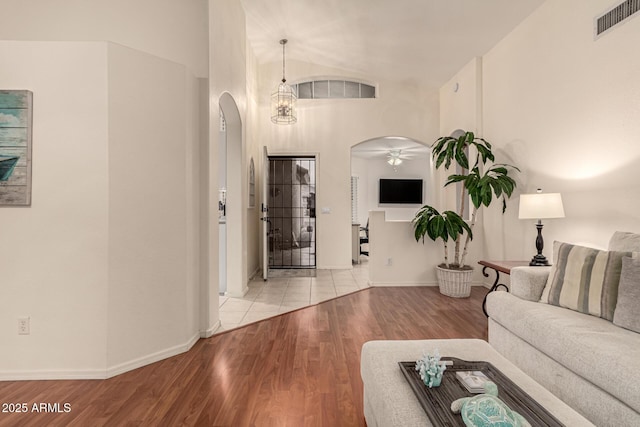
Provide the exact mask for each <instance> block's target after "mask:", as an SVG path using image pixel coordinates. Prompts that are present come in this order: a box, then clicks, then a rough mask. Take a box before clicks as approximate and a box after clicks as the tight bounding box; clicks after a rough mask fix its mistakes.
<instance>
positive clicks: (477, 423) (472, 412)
mask: <svg viewBox="0 0 640 427" xmlns="http://www.w3.org/2000/svg"><path fill="white" fill-rule="evenodd" d="M484 391H485V393H484V394H478V395H476V396H473V397H463V398H461V399H458V400H455V401H453V403H452V404H451V411H453V413H454V414H458V413H460V414H461V415H462V421H464V424H465V425H466V426H469V427H531V424H529V422H528V421H527V420H525V419H524V417H522V415H520V414H518V413H517V412H516V411H512V410H511V409H510V408H509V407H508V406H507V405H506V404H505V403H504V402H503V401H502V400H500V399H498V386H497V385H496V384H495V383H492V382H491V381H489V382H487V383H486V384H485V385H484Z"/></svg>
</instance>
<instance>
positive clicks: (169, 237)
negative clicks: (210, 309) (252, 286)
mask: <svg viewBox="0 0 640 427" xmlns="http://www.w3.org/2000/svg"><path fill="white" fill-rule="evenodd" d="M108 54H109V62H108V70H109V80H108V88H109V299H108V316H109V317H108V358H107V363H108V365H109V366H110V369H112V370H115V371H118V370H120V369H122V368H123V367H129V365H130V364H131V363H135V362H133V361H136V360H138V359H140V358H142V359H144V361H145V363H149V362H150V361H152V360H151V359H156V360H157V359H159V358H161V356H166V355H165V353H166V352H169V353H171V352H172V349H173V348H174V347H175V350H173V351H174V352H178V351H177V350H178V348H179V347H180V348H181V349H182V351H184V350H186V349H188V348H189V347H190V345H191V344H193V342H195V340H196V339H197V338H198V336H199V329H198V325H197V324H194V322H193V319H192V316H193V313H194V312H195V313H197V306H196V307H195V309H194V295H197V294H198V292H199V283H198V275H197V273H196V271H197V270H196V268H197V265H194V264H193V260H194V259H195V257H196V255H197V252H196V251H195V250H194V245H195V244H197V240H196V239H195V238H194V236H193V234H190V233H188V232H187V224H193V223H192V222H191V220H193V214H192V213H193V212H197V206H194V205H193V203H194V199H196V198H195V197H194V193H195V194H197V188H193V186H194V185H195V184H196V182H194V181H193V180H190V181H191V182H190V185H187V180H188V179H189V178H190V177H191V176H192V169H193V167H194V165H193V163H194V161H193V160H194V159H193V156H192V154H191V153H192V152H193V150H194V149H196V147H197V146H198V135H197V134H194V133H193V130H192V129H193V125H194V123H193V122H192V117H188V114H190V113H193V112H194V111H196V110H197V107H196V108H194V104H196V106H197V92H196V91H194V88H195V87H196V86H197V80H196V79H195V78H194V77H193V76H192V75H190V73H189V72H188V71H187V69H186V68H185V67H184V66H181V65H178V64H175V63H172V62H169V61H166V60H163V59H160V58H157V57H154V56H151V55H148V54H144V53H141V52H138V51H135V50H133V49H129V48H125V47H122V46H119V45H113V44H110V45H109V51H108ZM196 117H197V115H196ZM196 124H197V122H196ZM195 129H196V130H197V129H198V127H197V125H196V126H195ZM188 201H189V202H190V203H191V204H189V203H188ZM194 242H195V243H194ZM188 255H189V256H191V257H193V258H189V257H188ZM194 270H195V271H194ZM188 307H189V308H190V309H189V310H188ZM150 355H151V356H150Z"/></svg>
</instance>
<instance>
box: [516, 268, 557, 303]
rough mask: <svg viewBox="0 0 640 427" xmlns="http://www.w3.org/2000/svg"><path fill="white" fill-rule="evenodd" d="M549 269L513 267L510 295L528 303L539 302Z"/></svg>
mask: <svg viewBox="0 0 640 427" xmlns="http://www.w3.org/2000/svg"><path fill="white" fill-rule="evenodd" d="M550 271H551V267H514V268H512V269H511V274H510V275H511V293H512V294H513V295H515V296H517V297H518V298H521V299H524V300H528V301H540V297H541V296H542V291H543V290H544V286H545V285H546V284H547V278H548V277H549V272H550Z"/></svg>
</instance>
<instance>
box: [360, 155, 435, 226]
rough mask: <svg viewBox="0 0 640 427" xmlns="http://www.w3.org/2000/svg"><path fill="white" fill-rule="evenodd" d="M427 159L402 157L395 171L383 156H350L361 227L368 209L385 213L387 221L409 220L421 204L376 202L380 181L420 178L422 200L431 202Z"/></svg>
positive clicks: (366, 217)
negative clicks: (355, 178)
mask: <svg viewBox="0 0 640 427" xmlns="http://www.w3.org/2000/svg"><path fill="white" fill-rule="evenodd" d="M430 163H431V162H430V159H429V157H427V156H426V155H424V156H422V158H415V159H409V160H404V161H403V162H402V164H401V165H400V166H398V167H397V171H394V170H393V167H392V166H390V165H389V163H387V161H386V160H385V159H364V158H361V157H355V156H352V157H351V175H352V176H357V177H358V178H359V179H358V220H359V222H360V224H362V225H363V226H364V225H365V224H366V223H367V219H368V217H369V211H372V210H377V211H383V212H385V216H386V219H387V220H388V221H410V220H411V219H413V217H414V216H415V213H416V212H417V211H418V209H420V207H421V206H422V205H388V204H382V205H381V204H379V203H378V200H379V192H380V185H379V181H380V179H382V178H391V179H422V180H423V182H422V185H423V195H422V197H423V199H422V201H423V203H422V204H431V203H433V200H432V199H433V193H434V188H433V182H432V181H433V180H432V179H431V177H432V174H431V164H430Z"/></svg>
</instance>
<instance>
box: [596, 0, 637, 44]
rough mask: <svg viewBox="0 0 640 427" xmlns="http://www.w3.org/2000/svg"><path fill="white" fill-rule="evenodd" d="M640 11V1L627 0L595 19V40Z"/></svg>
mask: <svg viewBox="0 0 640 427" xmlns="http://www.w3.org/2000/svg"><path fill="white" fill-rule="evenodd" d="M639 10H640V0H626V1H624V2H622V3H620V4H619V5H617V6H616V7H614V8H612V9H611V10H609V11H608V12H605V13H604V14H602V15H601V16H598V17H596V19H595V32H596V33H595V38H598V37H599V36H600V35H602V34H603V33H605V32H607V31H608V30H610V29H611V28H613V27H614V26H616V25H618V24H620V23H621V22H622V21H624V20H625V19H627V18H629V17H630V16H631V15H633V14H634V13H636V12H638V11H639Z"/></svg>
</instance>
